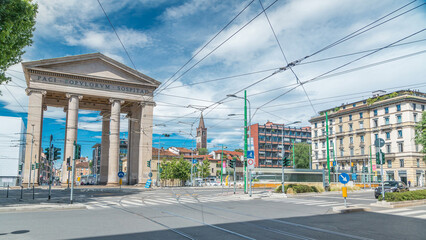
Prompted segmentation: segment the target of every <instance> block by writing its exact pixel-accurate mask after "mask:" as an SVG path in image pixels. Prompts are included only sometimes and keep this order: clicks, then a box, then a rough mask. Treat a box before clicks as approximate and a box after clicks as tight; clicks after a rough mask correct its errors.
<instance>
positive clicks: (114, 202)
mask: <svg viewBox="0 0 426 240" xmlns="http://www.w3.org/2000/svg"><path fill="white" fill-rule="evenodd" d="M242 200H247V199H239V198H236V197H234V196H198V197H192V196H179V197H178V198H174V197H163V198H150V197H144V198H142V197H141V198H137V197H131V198H124V199H121V200H120V199H99V200H96V201H89V202H86V203H84V204H85V205H86V208H87V209H105V208H116V207H126V208H132V207H148V206H159V205H173V204H194V203H210V202H226V201H242Z"/></svg>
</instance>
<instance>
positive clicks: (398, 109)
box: [396, 104, 401, 112]
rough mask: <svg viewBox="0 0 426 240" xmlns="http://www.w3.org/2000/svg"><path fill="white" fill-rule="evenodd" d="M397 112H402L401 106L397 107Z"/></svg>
mask: <svg viewBox="0 0 426 240" xmlns="http://www.w3.org/2000/svg"><path fill="white" fill-rule="evenodd" d="M396 111H397V112H399V111H401V104H398V105H396Z"/></svg>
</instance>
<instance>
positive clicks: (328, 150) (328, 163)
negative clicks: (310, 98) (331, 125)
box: [325, 111, 331, 186]
mask: <svg viewBox="0 0 426 240" xmlns="http://www.w3.org/2000/svg"><path fill="white" fill-rule="evenodd" d="M325 134H326V141H327V170H328V185H329V186H330V179H331V178H330V143H329V140H328V113H327V111H326V112H325Z"/></svg>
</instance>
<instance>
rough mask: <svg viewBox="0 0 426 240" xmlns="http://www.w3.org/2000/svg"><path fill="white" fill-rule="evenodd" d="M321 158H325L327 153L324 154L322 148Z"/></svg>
mask: <svg viewBox="0 0 426 240" xmlns="http://www.w3.org/2000/svg"><path fill="white" fill-rule="evenodd" d="M322 158H327V155H325V150H322Z"/></svg>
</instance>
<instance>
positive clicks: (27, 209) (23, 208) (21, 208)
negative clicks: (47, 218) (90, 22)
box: [0, 204, 87, 212]
mask: <svg viewBox="0 0 426 240" xmlns="http://www.w3.org/2000/svg"><path fill="white" fill-rule="evenodd" d="M76 209H87V207H86V206H85V205H83V204H66V205H44V206H43V205H42V206H40V205H37V206H31V205H26V206H15V207H1V208H0V212H37V211H58V210H76Z"/></svg>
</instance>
